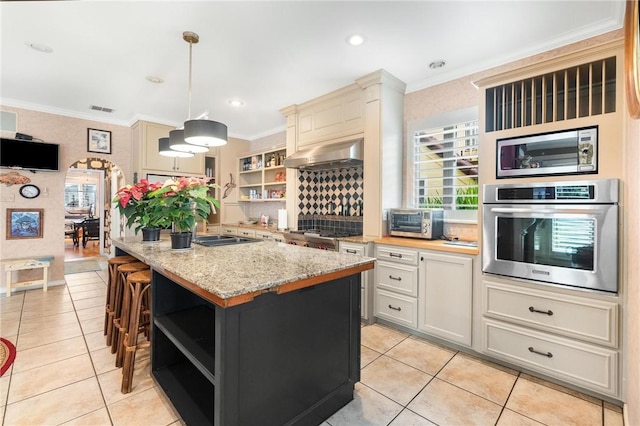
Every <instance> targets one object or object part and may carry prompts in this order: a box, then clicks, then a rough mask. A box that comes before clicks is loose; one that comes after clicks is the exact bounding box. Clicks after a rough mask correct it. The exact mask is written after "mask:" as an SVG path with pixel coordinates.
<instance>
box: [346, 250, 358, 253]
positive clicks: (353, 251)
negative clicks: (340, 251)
mask: <svg viewBox="0 0 640 426" xmlns="http://www.w3.org/2000/svg"><path fill="white" fill-rule="evenodd" d="M345 251H346V252H347V253H349V254H357V253H358V252H356V251H355V250H351V249H345Z"/></svg>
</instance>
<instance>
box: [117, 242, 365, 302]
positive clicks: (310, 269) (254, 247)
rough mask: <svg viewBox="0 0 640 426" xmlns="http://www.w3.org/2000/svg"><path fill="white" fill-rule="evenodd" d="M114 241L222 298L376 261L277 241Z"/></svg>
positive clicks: (124, 248) (161, 270)
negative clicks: (182, 245)
mask: <svg viewBox="0 0 640 426" xmlns="http://www.w3.org/2000/svg"><path fill="white" fill-rule="evenodd" d="M113 244H114V245H115V246H116V247H118V248H120V249H122V250H124V251H126V252H127V253H129V254H131V255H133V256H135V257H137V258H138V259H140V260H141V261H143V262H145V263H147V264H148V265H149V266H150V267H151V268H153V269H155V270H157V271H159V272H160V273H163V272H164V273H171V274H173V275H175V276H177V277H180V278H181V279H183V280H185V281H187V282H189V283H191V284H193V285H195V286H197V287H199V288H201V289H203V290H205V291H207V292H209V293H211V294H213V295H215V296H217V297H219V298H221V299H229V298H232V297H236V296H240V295H243V294H249V293H254V292H264V291H271V290H274V289H276V288H277V287H279V286H281V285H284V284H289V283H294V282H296V281H301V280H305V279H308V278H313V277H317V276H322V275H326V274H331V273H334V272H338V271H341V270H346V269H350V268H354V267H358V266H361V265H366V264H369V263H373V262H375V258H372V257H365V256H359V255H354V254H345V253H338V252H332V251H326V250H317V249H312V248H306V247H299V246H295V245H290V244H285V243H278V242H275V241H259V242H254V243H246V244H237V245H228V246H223V247H204V246H200V245H198V244H196V243H193V244H192V247H191V248H190V249H188V250H184V251H175V250H172V249H171V243H170V241H169V239H168V238H166V239H161V241H159V242H154V243H143V242H142V241H141V238H140V237H124V238H116V239H114V240H113Z"/></svg>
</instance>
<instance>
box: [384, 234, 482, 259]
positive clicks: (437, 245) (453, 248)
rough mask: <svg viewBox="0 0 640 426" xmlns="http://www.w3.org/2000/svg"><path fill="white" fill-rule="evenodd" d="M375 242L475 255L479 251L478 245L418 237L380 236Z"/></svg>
mask: <svg viewBox="0 0 640 426" xmlns="http://www.w3.org/2000/svg"><path fill="white" fill-rule="evenodd" d="M374 243H376V244H388V245H392V246H399V247H408V248H417V249H422V250H436V251H446V252H449V253H459V254H469V255H477V254H479V253H480V250H479V249H478V247H470V246H461V245H450V244H447V243H446V242H445V241H444V240H421V239H418V238H403V237H382V238H376V239H375V240H374Z"/></svg>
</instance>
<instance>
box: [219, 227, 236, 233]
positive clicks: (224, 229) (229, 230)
mask: <svg viewBox="0 0 640 426" xmlns="http://www.w3.org/2000/svg"><path fill="white" fill-rule="evenodd" d="M221 234H222V235H238V228H235V227H233V226H223V227H222V230H221Z"/></svg>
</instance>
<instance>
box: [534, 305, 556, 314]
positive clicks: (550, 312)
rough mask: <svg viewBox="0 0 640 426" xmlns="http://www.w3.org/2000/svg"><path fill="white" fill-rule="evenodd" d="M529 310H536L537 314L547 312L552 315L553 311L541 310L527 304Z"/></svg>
mask: <svg viewBox="0 0 640 426" xmlns="http://www.w3.org/2000/svg"><path fill="white" fill-rule="evenodd" d="M529 312H536V313H539V314H547V315H549V316H551V315H553V311H551V310H548V311H541V310H539V309H536V308H534V307H533V306H529Z"/></svg>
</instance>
